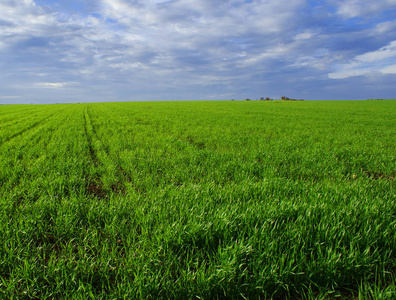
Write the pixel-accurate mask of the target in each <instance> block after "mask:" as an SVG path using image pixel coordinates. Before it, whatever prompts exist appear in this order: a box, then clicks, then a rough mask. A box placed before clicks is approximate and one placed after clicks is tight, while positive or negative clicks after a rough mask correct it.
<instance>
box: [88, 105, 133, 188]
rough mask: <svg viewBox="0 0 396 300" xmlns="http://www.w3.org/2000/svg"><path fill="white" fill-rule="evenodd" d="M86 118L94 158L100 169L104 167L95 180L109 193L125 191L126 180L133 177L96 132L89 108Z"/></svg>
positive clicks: (130, 180) (129, 180)
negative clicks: (117, 160)
mask: <svg viewBox="0 0 396 300" xmlns="http://www.w3.org/2000/svg"><path fill="white" fill-rule="evenodd" d="M85 119H86V124H87V125H86V128H87V136H89V144H90V153H91V157H92V160H93V161H94V162H95V164H96V165H97V166H98V169H103V171H102V173H100V174H98V178H97V179H96V180H94V182H99V183H100V185H98V184H96V185H97V188H100V189H101V190H104V192H106V193H107V194H109V193H118V194H119V193H123V192H124V190H125V187H124V182H125V181H127V182H130V183H131V182H132V178H131V177H130V176H129V175H128V173H127V172H126V171H125V170H124V169H123V168H122V167H121V166H120V165H119V164H117V163H116V160H115V158H114V157H113V156H112V155H111V154H110V152H109V150H108V148H107V147H106V146H105V143H104V141H103V140H102V138H101V137H100V136H99V135H98V133H97V132H96V129H95V126H94V125H93V123H92V122H91V116H90V112H89V108H88V109H87V110H86V114H85ZM92 189H93V187H92V188H91V190H92Z"/></svg>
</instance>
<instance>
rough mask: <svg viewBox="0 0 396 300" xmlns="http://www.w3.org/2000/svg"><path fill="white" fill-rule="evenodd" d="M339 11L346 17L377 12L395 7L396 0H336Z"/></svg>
mask: <svg viewBox="0 0 396 300" xmlns="http://www.w3.org/2000/svg"><path fill="white" fill-rule="evenodd" d="M332 2H334V3H335V4H336V6H337V13H338V14H339V15H341V16H343V17H345V18H354V17H361V16H366V15H369V14H375V13H378V12H381V11H383V10H386V9H394V6H395V5H396V0H376V1H372V0H348V1H344V0H335V1H332Z"/></svg>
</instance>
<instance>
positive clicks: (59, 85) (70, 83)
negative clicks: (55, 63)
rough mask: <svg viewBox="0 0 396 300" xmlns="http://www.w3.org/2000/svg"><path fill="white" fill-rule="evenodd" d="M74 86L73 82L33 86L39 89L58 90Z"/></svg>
mask: <svg viewBox="0 0 396 300" xmlns="http://www.w3.org/2000/svg"><path fill="white" fill-rule="evenodd" d="M76 84H77V83H75V82H36V83H35V84H34V86H35V87H39V88H50V89H60V88H65V87H69V86H72V85H76Z"/></svg>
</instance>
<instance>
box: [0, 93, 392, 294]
mask: <svg viewBox="0 0 396 300" xmlns="http://www.w3.org/2000/svg"><path fill="white" fill-rule="evenodd" d="M395 177H396V101H393V100H389V101H303V102H288V101H269V102H266V101H250V102H245V101H227V102H221V101H213V102H136V103H95V104H92V103H91V104H59V105H12V106H0V240H1V243H0V245H1V246H0V279H1V280H0V299H135V298H138V299H160V298H164V299H244V298H246V299H271V298H273V299H334V298H336V297H338V296H339V297H340V299H395V298H396V278H395V274H394V271H395V267H396V179H395ZM381 297H382V298H381Z"/></svg>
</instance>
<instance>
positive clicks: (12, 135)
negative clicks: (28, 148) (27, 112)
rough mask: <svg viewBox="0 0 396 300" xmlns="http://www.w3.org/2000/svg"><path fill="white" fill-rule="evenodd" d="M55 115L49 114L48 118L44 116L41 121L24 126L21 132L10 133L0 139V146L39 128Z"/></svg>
mask: <svg viewBox="0 0 396 300" xmlns="http://www.w3.org/2000/svg"><path fill="white" fill-rule="evenodd" d="M55 114H56V113H52V114H50V115H49V116H46V117H44V118H42V119H40V120H38V121H35V122H33V123H32V124H29V125H28V126H26V127H25V128H23V129H21V130H18V131H16V132H14V133H11V134H10V135H9V136H5V137H1V140H0V146H1V145H3V144H5V143H6V142H8V141H10V140H12V139H14V138H16V137H18V136H20V135H22V134H24V133H25V132H27V131H29V130H32V129H34V128H35V127H37V126H40V125H41V124H43V123H44V122H45V121H47V120H50V119H51V117H53V116H54V115H55Z"/></svg>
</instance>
